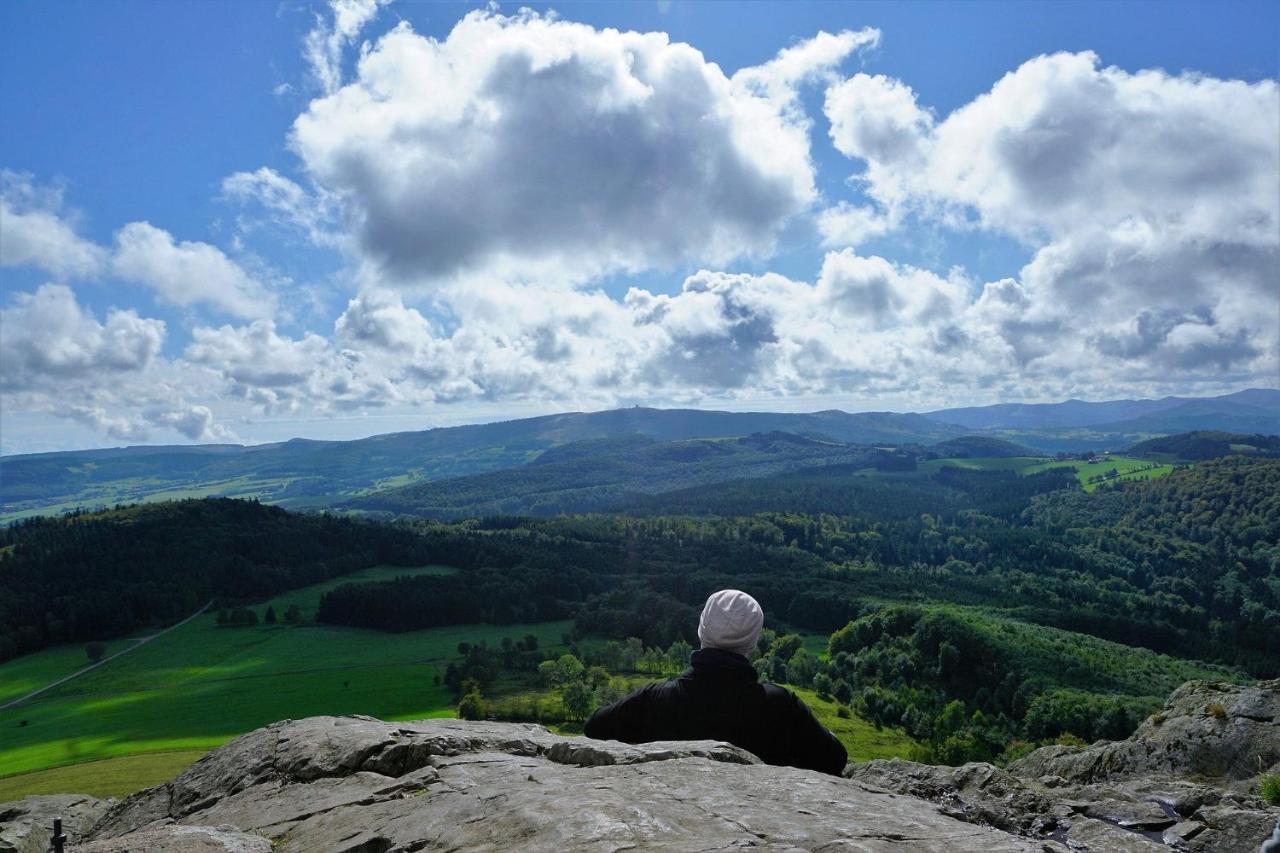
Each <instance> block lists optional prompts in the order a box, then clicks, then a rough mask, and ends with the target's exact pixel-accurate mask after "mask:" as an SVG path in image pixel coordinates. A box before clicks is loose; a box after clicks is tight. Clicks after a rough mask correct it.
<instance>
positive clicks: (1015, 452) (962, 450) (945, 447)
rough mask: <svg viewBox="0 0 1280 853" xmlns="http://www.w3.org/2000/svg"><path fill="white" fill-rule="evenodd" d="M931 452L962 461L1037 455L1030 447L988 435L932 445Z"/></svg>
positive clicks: (954, 439)
mask: <svg viewBox="0 0 1280 853" xmlns="http://www.w3.org/2000/svg"><path fill="white" fill-rule="evenodd" d="M929 451H930V452H931V453H936V454H938V455H939V456H942V457H955V458H961V459H965V458H972V459H1001V458H1007V457H1015V456H1035V455H1036V454H1035V452H1034V451H1033V450H1032V449H1031V448H1029V447H1025V446H1023V445H1021V444H1015V443H1014V442H1012V441H1005V440H1004V439H1002V438H992V437H991V436H986V435H963V436H960V437H959V438H951V439H947V440H946V441H940V442H938V443H937V444H935V445H932V446H931V447H929Z"/></svg>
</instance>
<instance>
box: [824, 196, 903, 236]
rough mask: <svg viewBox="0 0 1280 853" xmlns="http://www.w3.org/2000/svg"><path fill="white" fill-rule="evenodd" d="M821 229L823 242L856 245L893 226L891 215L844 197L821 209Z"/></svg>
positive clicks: (886, 231) (889, 229) (887, 230)
mask: <svg viewBox="0 0 1280 853" xmlns="http://www.w3.org/2000/svg"><path fill="white" fill-rule="evenodd" d="M817 225H818V233H819V234H821V235H822V244H823V245H824V246H857V245H858V244H860V243H863V242H865V241H867V240H870V239H871V238H873V237H879V236H881V235H883V234H887V233H888V232H889V231H891V230H893V228H894V227H895V223H894V222H893V220H892V218H891V217H890V216H889V215H887V214H885V213H883V212H881V211H879V210H876V209H875V208H872V207H867V206H862V207H856V206H854V205H852V204H849V203H848V202H845V201H842V202H839V203H838V204H836V205H835V206H834V207H829V208H827V209H826V210H823V211H821V212H820V213H819V214H818V218H817Z"/></svg>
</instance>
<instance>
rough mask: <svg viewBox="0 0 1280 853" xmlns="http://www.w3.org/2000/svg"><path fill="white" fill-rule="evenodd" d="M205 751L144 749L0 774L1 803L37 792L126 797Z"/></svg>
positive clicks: (164, 779) (174, 773) (169, 775)
mask: <svg viewBox="0 0 1280 853" xmlns="http://www.w3.org/2000/svg"><path fill="white" fill-rule="evenodd" d="M205 752H207V750H205V749H174V750H169V751H167V752H145V753H142V754H141V755H121V756H118V757H116V758H103V759H101V760H99V761H85V762H83V763H81V764H71V765H68V766H66V767H54V768H52V769H50V770H33V771H31V772H30V773H19V774H18V775H16V776H5V777H3V778H0V803H5V802H9V801H11V800H19V799H22V798H23V797H28V796H33V795H36V794H65V793H68V792H72V793H76V794H91V795H92V796H95V797H126V796H128V795H129V794H132V793H133V792H134V791H139V790H141V789H143V788H150V787H152V786H153V785H159V784H161V783H162V782H168V781H169V780H170V779H172V778H173V777H174V776H177V775H178V774H179V773H181V772H182V771H183V770H186V769H187V767H188V766H190V765H191V764H192V763H193V762H194V761H195V760H196V759H198V758H199V757H200V756H202V755H204V754H205Z"/></svg>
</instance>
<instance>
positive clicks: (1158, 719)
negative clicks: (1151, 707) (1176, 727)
mask: <svg viewBox="0 0 1280 853" xmlns="http://www.w3.org/2000/svg"><path fill="white" fill-rule="evenodd" d="M1164 721H1165V716H1164V714H1160V713H1156V714H1152V715H1151V725H1153V726H1159V725H1162V724H1163V723H1164Z"/></svg>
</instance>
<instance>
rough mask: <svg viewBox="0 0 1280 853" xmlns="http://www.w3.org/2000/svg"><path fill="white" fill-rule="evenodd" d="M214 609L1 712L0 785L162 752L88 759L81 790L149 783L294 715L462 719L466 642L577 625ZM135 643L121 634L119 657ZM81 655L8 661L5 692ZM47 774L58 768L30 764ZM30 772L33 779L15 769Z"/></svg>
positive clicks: (24, 785)
mask: <svg viewBox="0 0 1280 853" xmlns="http://www.w3.org/2000/svg"><path fill="white" fill-rule="evenodd" d="M448 571H452V569H449V568H447V567H443V566H424V567H420V568H417V569H404V568H396V567H375V568H373V569H368V570H365V571H364V572H359V573H356V574H355V575H348V576H347V577H345V578H342V579H339V580H337V581H329V582H326V583H324V584H319V585H316V586H313V587H307V588H304V589H300V590H294V591H292V592H287V593H283V594H281V595H279V596H277V597H276V598H274V599H271V600H270V601H269V602H263V603H262V604H260V605H257V606H256V607H255V609H256V610H257V611H258V613H259V615H261V614H262V613H264V612H265V611H266V606H267V604H270V605H272V606H273V607H274V608H275V610H276V613H277V614H278V615H279V616H280V617H283V615H284V612H285V610H286V609H287V608H288V606H289V605H290V604H297V605H298V606H299V607H300V608H301V609H302V611H303V614H304V618H305V619H308V620H309V619H310V617H311V616H312V615H313V613H314V609H315V606H316V603H317V602H318V601H319V598H320V595H321V594H322V593H323V592H324V590H325V589H328V588H330V587H332V586H336V585H337V584H338V583H345V582H350V581H353V580H385V579H389V578H392V577H396V576H398V575H404V574H414V573H440V572H448ZM215 618H216V617H215V615H214V614H213V613H205V614H202V615H201V616H199V617H198V618H196V619H193V620H192V621H191V622H189V623H187V624H186V625H183V626H182V627H181V628H178V629H177V630H175V631H172V632H170V633H168V634H166V635H164V636H163V637H161V638H159V639H157V640H155V641H153V642H151V643H148V644H146V645H144V646H141V647H140V648H138V649H137V650H136V651H133V652H130V653H129V654H127V655H123V656H121V657H120V658H117V659H116V660H114V661H111V662H110V663H107V664H105V665H103V666H101V667H99V668H97V669H95V670H93V671H91V672H89V673H86V674H85V675H83V676H81V677H80V678H77V679H74V680H72V681H70V682H68V683H67V684H64V685H61V686H59V687H58V688H56V689H54V690H52V691H50V692H48V693H45V694H42V695H41V696H39V697H37V698H36V699H33V700H32V701H30V702H26V703H24V704H22V705H20V706H18V707H16V708H10V709H7V710H4V711H0V732H3V733H4V735H3V737H0V785H3V787H0V791H5V792H7V793H16V794H17V795H19V796H21V795H22V793H23V792H26V791H31V792H34V791H36V790H41V789H47V787H48V786H49V785H54V786H57V787H61V788H62V790H68V788H66V787H62V784H63V783H62V782H59V781H56V780H59V779H61V780H63V781H65V780H66V779H67V778H75V773H74V772H72V771H70V770H64V771H58V772H57V774H56V775H52V776H51V775H49V772H50V771H47V768H53V767H59V766H62V765H73V764H74V765H80V764H81V763H82V762H90V761H93V762H97V761H99V760H101V759H106V758H115V757H118V756H137V755H139V754H142V753H155V754H156V756H155V757H153V758H151V759H146V760H143V759H137V758H135V759H134V760H132V761H130V762H127V763H125V764H121V765H114V764H113V765H111V767H108V766H107V765H106V764H100V765H99V766H98V767H97V768H96V769H90V768H89V767H88V765H85V766H84V770H85V776H84V779H85V784H84V785H82V786H81V787H80V788H78V789H77V790H79V791H83V792H85V793H100V792H101V793H120V792H122V791H123V790H125V789H126V788H132V789H134V790H136V789H137V788H138V787H143V786H145V785H147V784H153V783H154V782H155V781H156V779H157V778H167V777H168V776H171V775H172V773H170V772H169V771H170V770H171V769H172V767H173V763H174V762H175V761H178V760H179V758H180V757H181V760H184V761H191V760H194V759H195V758H196V757H198V756H199V754H201V753H202V752H203V751H204V750H207V749H209V748H212V747H214V746H217V745H219V744H221V743H224V742H225V741H227V740H229V739H231V738H233V737H235V736H236V735H238V734H241V733H243V732H246V731H249V730H251V729H254V728H257V727H259V726H262V725H266V724H267V723H271V722H275V721H276V720H279V719H283V718H290V717H292V718H298V717H305V716H311V715H315V714H357V713H359V714H371V715H374V716H378V717H382V718H385V719H413V718H424V717H432V716H452V714H453V711H452V710H451V709H450V708H449V704H450V702H451V701H452V698H453V697H452V696H451V694H450V693H449V691H448V690H447V689H446V688H445V687H443V686H441V685H437V684H435V683H434V677H435V676H436V675H442V674H443V671H444V667H445V665H446V664H447V663H448V662H449V661H450V660H452V659H454V658H455V657H456V656H457V645H458V643H459V642H462V641H466V642H471V643H477V642H479V641H481V640H486V641H488V642H489V643H490V644H491V645H493V644H496V643H498V642H500V640H501V638H502V637H505V636H510V637H523V636H524V635H526V634H533V635H535V636H537V637H538V639H539V641H540V643H541V644H543V645H544V646H545V647H554V646H556V645H558V644H559V643H560V639H561V636H562V634H563V633H564V632H566V631H568V630H569V627H570V623H569V622H567V621H566V622H545V623H539V624H534V625H504V626H488V625H471V626H456V627H449V628H434V629H429V630H424V631H415V632H410V633H405V634H384V633H381V632H377V631H365V630H360V629H354V628H338V627H331V626H322V625H314V624H305V623H304V624H301V625H285V624H283V623H282V622H281V623H277V624H275V625H267V624H262V623H259V624H258V625H256V626H251V627H218V626H217V624H216V622H215ZM127 642H128V641H117V643H114V644H112V648H110V649H109V650H108V653H111V651H115V650H117V647H123V644H124V643H127ZM82 661H85V657H84V650H83V648H82V647H79V646H76V647H62V648H57V649H49V650H46V651H44V652H40V653H38V654H34V655H29V656H26V657H23V658H18V659H17V660H14V661H10V662H8V663H6V664H3V665H0V695H7V696H9V697H10V698H14V697H16V696H19V695H22V694H24V693H26V692H29V691H30V690H32V689H35V687H38V686H40V685H41V684H44V683H48V682H50V681H54V680H56V679H57V678H59V677H61V676H63V675H66V674H68V673H69V672H72V671H75V670H76V669H78V668H80V666H82V665H83V663H82ZM175 750H176V751H180V752H175ZM160 756H168V757H160ZM35 770H42V771H46V772H45V773H35V774H32V773H30V771H35ZM24 773H28V774H29V775H27V776H25V777H24V776H18V775H16V774H24ZM68 774H70V776H68ZM157 774H158V775H157ZM51 780H54V781H51ZM7 798H8V797H5V799H7Z"/></svg>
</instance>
